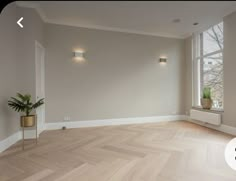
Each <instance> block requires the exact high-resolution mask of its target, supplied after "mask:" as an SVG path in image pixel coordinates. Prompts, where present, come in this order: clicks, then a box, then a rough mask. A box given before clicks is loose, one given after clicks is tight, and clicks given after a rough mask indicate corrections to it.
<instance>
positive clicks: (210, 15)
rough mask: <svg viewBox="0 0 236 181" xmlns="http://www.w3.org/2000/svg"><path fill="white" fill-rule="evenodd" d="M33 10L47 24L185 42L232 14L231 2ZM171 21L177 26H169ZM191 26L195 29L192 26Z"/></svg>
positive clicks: (68, 4)
mask: <svg viewBox="0 0 236 181" xmlns="http://www.w3.org/2000/svg"><path fill="white" fill-rule="evenodd" d="M17 4H18V5H20V6H24V7H33V8H35V9H36V10H37V11H38V12H39V14H40V15H41V17H42V18H43V19H44V20H45V21H46V22H49V23H56V24H63V25H71V26H78V27H87V28H96V29H103V30H112V31H120V32H129V33H138V34H148V35H157V36H165V37H177V38H185V37H187V36H189V35H190V34H191V33H193V32H196V31H200V30H203V29H206V28H207V27H209V26H211V25H213V24H216V23H218V22H220V21H222V19H223V17H224V16H226V15H228V14H230V13H232V12H234V11H236V2H234V1H222V2H220V1H215V2H214V1H208V2H206V1H198V2H197V1H193V2H185V1H179V2H178V1H156V2H155V1H146V2H145V1H136V2H135V1H113V2H112V1H110V2H109V1H45V2H43V1H41V2H40V1H38V2H33V1H32V2H18V3H17ZM174 19H180V20H181V22H179V23H173V20H174ZM194 22H198V23H199V25H197V26H193V23H194Z"/></svg>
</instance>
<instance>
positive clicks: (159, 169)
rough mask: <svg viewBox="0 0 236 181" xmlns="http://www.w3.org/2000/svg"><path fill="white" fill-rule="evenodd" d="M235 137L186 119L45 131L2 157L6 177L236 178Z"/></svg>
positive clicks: (96, 180) (69, 180)
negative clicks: (231, 147) (229, 156)
mask: <svg viewBox="0 0 236 181" xmlns="http://www.w3.org/2000/svg"><path fill="white" fill-rule="evenodd" d="M230 139H232V136H230V135H227V134H224V133H221V132H217V131H214V130H211V129H208V128H205V127H201V126H198V125H195V124H193V123H189V122H185V121H178V122H167V123H166V122H165V123H152V124H139V125H125V126H107V127H95V128H81V129H68V130H65V131H62V130H56V131H45V132H43V133H42V134H41V136H40V139H39V143H38V145H37V146H35V145H34V144H33V142H32V141H27V146H26V150H25V151H22V150H21V144H20V143H17V144H16V145H14V146H13V147H12V148H10V149H9V150H7V151H5V152H4V153H2V154H1V155H0V180H1V181H21V180H24V181H39V180H42V181H54V180H56V181H236V171H233V170H231V169H230V168H229V167H228V166H227V165H226V163H225V161H224V149H225V145H226V144H227V142H228V141H229V140H230Z"/></svg>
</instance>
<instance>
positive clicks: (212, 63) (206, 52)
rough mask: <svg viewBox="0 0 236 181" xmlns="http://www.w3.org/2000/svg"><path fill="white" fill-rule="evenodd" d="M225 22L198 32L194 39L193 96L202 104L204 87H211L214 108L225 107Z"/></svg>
mask: <svg viewBox="0 0 236 181" xmlns="http://www.w3.org/2000/svg"><path fill="white" fill-rule="evenodd" d="M223 40H224V37H223V23H219V24H217V25H215V26H212V27H211V28H209V29H208V30H206V31H204V32H202V33H199V34H196V35H195V37H194V39H193V48H194V49H193V50H194V51H193V52H194V59H193V61H194V62H193V88H194V89H193V90H194V91H193V98H194V101H193V102H194V106H200V99H201V93H202V89H203V88H204V87H210V88H211V93H212V100H213V108H216V109H223V46H224V45H223Z"/></svg>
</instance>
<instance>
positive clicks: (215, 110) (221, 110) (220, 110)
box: [192, 106, 224, 114]
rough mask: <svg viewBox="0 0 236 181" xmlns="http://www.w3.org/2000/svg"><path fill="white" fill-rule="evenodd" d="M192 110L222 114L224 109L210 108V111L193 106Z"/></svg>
mask: <svg viewBox="0 0 236 181" xmlns="http://www.w3.org/2000/svg"><path fill="white" fill-rule="evenodd" d="M192 109H196V110H199V111H205V112H213V113H221V114H222V113H224V109H217V108H212V109H210V110H208V109H203V108H202V107H200V106H193V107H192Z"/></svg>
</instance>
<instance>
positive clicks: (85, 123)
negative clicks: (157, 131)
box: [45, 115, 187, 130]
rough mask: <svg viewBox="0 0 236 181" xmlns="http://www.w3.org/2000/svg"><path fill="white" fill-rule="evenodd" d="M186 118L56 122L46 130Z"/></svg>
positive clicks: (179, 116) (172, 116) (182, 116)
mask: <svg viewBox="0 0 236 181" xmlns="http://www.w3.org/2000/svg"><path fill="white" fill-rule="evenodd" d="M186 118H187V117H186V116H185V115H171V116H152V117H137V118H118V119H103V120H88V121H70V122H54V123H46V125H45V126H46V130H55V129H61V128H62V127H63V126H66V127H67V128H82V127H96V126H112V125H126V124H142V123H155V122H162V121H177V120H186Z"/></svg>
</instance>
